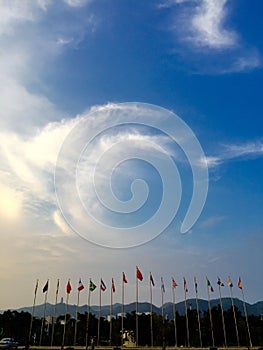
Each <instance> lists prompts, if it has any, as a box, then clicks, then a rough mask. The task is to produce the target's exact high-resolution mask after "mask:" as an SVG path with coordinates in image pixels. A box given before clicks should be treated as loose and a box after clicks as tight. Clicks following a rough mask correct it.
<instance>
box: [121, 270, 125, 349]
mask: <svg viewBox="0 0 263 350" xmlns="http://www.w3.org/2000/svg"><path fill="white" fill-rule="evenodd" d="M124 279H125V275H124V272H123V273H122V288H121V304H122V305H121V306H122V308H121V346H123V331H124V329H123V328H124V322H123V321H124Z"/></svg>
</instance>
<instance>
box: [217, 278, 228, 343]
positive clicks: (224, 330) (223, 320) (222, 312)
mask: <svg viewBox="0 0 263 350" xmlns="http://www.w3.org/2000/svg"><path fill="white" fill-rule="evenodd" d="M218 291H219V300H220V307H221V314H222V326H223V333H224V346H225V348H226V347H227V342H226V327H225V319H224V310H223V304H222V296H221V287H220V284H218Z"/></svg>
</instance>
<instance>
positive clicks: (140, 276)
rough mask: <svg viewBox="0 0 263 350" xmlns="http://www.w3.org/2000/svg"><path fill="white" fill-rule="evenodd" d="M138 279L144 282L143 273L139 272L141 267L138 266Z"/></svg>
mask: <svg viewBox="0 0 263 350" xmlns="http://www.w3.org/2000/svg"><path fill="white" fill-rule="evenodd" d="M136 277H137V278H138V280H140V281H142V280H143V276H142V273H141V271H140V270H139V267H138V266H136Z"/></svg>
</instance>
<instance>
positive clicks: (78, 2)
mask: <svg viewBox="0 0 263 350" xmlns="http://www.w3.org/2000/svg"><path fill="white" fill-rule="evenodd" d="M92 1H93V0H64V2H65V3H66V4H67V5H68V6H71V7H82V6H85V5H86V4H88V3H91V2H92Z"/></svg>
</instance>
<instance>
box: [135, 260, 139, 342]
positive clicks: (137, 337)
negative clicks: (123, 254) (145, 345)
mask: <svg viewBox="0 0 263 350" xmlns="http://www.w3.org/2000/svg"><path fill="white" fill-rule="evenodd" d="M137 269H138V267H136V346H138V339H139V334H138V333H139V327H138V277H137Z"/></svg>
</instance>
